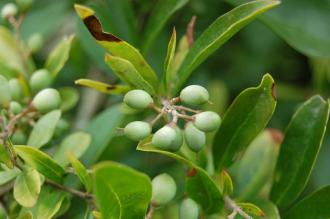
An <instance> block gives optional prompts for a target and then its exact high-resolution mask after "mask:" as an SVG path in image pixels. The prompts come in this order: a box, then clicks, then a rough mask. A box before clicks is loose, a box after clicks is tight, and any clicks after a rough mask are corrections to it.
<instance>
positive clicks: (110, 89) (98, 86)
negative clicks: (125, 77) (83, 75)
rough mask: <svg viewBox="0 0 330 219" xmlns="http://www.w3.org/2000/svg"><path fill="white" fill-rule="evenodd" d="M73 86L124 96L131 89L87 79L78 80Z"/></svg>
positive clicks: (125, 86)
mask: <svg viewBox="0 0 330 219" xmlns="http://www.w3.org/2000/svg"><path fill="white" fill-rule="evenodd" d="M75 84H79V85H82V86H85V87H89V88H93V89H95V90H97V91H99V92H102V93H106V94H125V93H126V92H127V91H129V90H131V88H130V87H129V86H127V85H110V84H106V83H103V82H99V81H93V80H89V79H79V80H76V81H75Z"/></svg>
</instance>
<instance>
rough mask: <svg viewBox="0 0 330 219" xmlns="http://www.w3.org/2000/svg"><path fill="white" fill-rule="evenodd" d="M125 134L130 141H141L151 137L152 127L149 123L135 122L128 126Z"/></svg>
mask: <svg viewBox="0 0 330 219" xmlns="http://www.w3.org/2000/svg"><path fill="white" fill-rule="evenodd" d="M124 133H125V135H126V136H127V137H128V138H129V139H131V140H133V141H140V140H142V139H144V138H146V137H148V136H149V135H150V133H151V127H150V125H149V123H147V122H142V121H134V122H131V123H128V124H127V125H126V127H125V128H124Z"/></svg>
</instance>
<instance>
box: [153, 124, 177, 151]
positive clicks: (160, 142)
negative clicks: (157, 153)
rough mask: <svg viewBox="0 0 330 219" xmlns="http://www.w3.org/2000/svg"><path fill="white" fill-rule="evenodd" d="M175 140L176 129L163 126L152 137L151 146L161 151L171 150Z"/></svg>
mask: <svg viewBox="0 0 330 219" xmlns="http://www.w3.org/2000/svg"><path fill="white" fill-rule="evenodd" d="M176 140H177V131H176V128H173V127H172V126H170V125H165V126H164V127H163V128H161V129H159V130H158V131H157V132H156V133H155V134H154V136H153V137H152V144H153V145H155V146H156V147H158V148H160V149H163V150H171V148H172V147H173V146H175V143H176Z"/></svg>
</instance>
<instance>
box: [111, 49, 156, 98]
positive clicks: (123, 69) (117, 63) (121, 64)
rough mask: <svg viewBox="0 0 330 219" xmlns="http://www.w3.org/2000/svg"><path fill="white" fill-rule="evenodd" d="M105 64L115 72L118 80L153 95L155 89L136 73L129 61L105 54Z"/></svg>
mask: <svg viewBox="0 0 330 219" xmlns="http://www.w3.org/2000/svg"><path fill="white" fill-rule="evenodd" d="M105 63H106V64H107V65H108V66H109V67H110V68H111V69H112V70H113V71H114V72H115V74H116V75H117V76H118V78H120V80H122V81H124V82H126V83H127V84H129V85H132V86H134V87H136V88H140V89H143V90H145V91H147V92H148V93H150V94H155V89H154V88H153V87H152V86H151V84H150V83H149V82H148V81H146V80H145V79H144V78H143V77H142V76H141V74H140V73H139V72H137V70H136V68H135V67H134V65H132V63H131V62H130V61H128V60H126V59H122V58H120V57H116V56H111V55H109V54H107V55H106V56H105Z"/></svg>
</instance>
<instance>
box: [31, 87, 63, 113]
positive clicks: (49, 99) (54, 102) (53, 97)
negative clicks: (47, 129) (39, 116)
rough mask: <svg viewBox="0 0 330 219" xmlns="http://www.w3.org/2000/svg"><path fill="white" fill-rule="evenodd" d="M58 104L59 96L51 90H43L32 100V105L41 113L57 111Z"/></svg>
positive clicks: (59, 101)
mask: <svg viewBox="0 0 330 219" xmlns="http://www.w3.org/2000/svg"><path fill="white" fill-rule="evenodd" d="M60 103H61V97H60V94H59V93H58V91H57V90H55V89H53V88H46V89H43V90H42V91H40V92H39V93H37V95H36V96H35V97H34V98H33V100H32V105H33V106H34V107H35V108H36V109H37V110H38V111H39V112H41V113H46V112H49V111H51V110H54V109H58V108H59V106H60Z"/></svg>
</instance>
